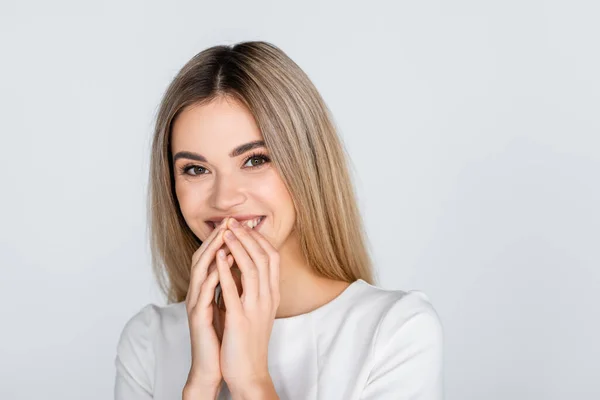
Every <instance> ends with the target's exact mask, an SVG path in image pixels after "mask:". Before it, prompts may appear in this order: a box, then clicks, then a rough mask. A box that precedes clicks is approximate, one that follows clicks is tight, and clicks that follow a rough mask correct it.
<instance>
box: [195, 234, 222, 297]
mask: <svg viewBox="0 0 600 400" xmlns="http://www.w3.org/2000/svg"><path fill="white" fill-rule="evenodd" d="M215 230H217V229H215ZM223 244H224V240H223V228H222V227H221V228H219V229H218V232H217V233H216V234H215V237H213V238H212V240H211V241H210V243H208V245H207V247H206V248H205V250H204V251H203V252H202V254H201V255H200V257H199V258H198V260H197V262H196V264H194V265H192V271H191V276H190V284H189V287H188V293H187V296H186V303H187V305H188V308H193V307H194V306H195V304H196V302H197V301H198V295H199V291H200V286H201V285H202V282H204V280H205V279H206V276H207V275H208V267H209V266H210V263H211V262H212V261H213V259H214V257H215V253H216V252H217V250H218V249H219V248H220V247H221V246H223Z"/></svg>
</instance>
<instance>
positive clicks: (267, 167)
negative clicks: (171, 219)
mask: <svg viewBox="0 0 600 400" xmlns="http://www.w3.org/2000/svg"><path fill="white" fill-rule="evenodd" d="M171 134H172V138H171V152H172V154H173V164H174V165H173V171H174V175H175V191H176V195H177V199H178V201H179V205H180V208H181V212H182V214H183V217H184V218H185V221H186V223H187V224H188V226H189V227H190V229H191V230H192V231H193V232H194V234H195V235H196V236H197V237H198V238H199V239H200V240H202V241H204V240H205V239H206V238H207V237H208V236H209V235H210V233H211V232H212V231H213V229H214V227H215V223H216V224H217V225H218V224H219V222H220V221H221V220H223V219H224V218H225V217H234V218H236V219H237V220H238V221H240V222H241V223H243V224H248V225H250V226H251V227H254V228H253V229H255V230H257V231H258V232H259V233H260V234H262V235H263V236H265V238H266V239H267V240H269V242H270V243H271V244H272V245H273V246H274V247H275V248H277V249H280V248H281V247H282V246H283V245H284V244H285V243H286V241H288V239H290V238H291V237H292V236H293V235H291V234H292V231H293V226H294V222H295V210H294V205H293V202H292V198H291V196H290V194H289V192H288V191H287V188H286V187H285V184H284V183H283V180H282V179H281V177H280V176H279V174H278V173H277V171H276V169H275V167H274V166H273V165H272V163H271V160H270V155H269V152H268V151H267V148H266V147H265V146H264V143H263V142H262V141H263V137H262V134H261V132H260V130H259V128H258V126H257V125H256V122H255V121H254V117H253V116H252V114H251V113H250V111H249V110H248V109H247V108H246V107H245V106H243V105H242V104H241V103H239V102H237V101H236V100H234V99H231V98H225V97H220V98H218V99H216V100H214V101H212V102H210V103H208V104H204V105H194V106H190V107H188V108H186V109H185V110H184V111H182V112H181V113H180V114H179V116H178V117H177V119H176V120H175V121H174V124H173V127H172V132H171ZM256 223H258V225H256V226H255V224H256Z"/></svg>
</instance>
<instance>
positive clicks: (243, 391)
mask: <svg viewBox="0 0 600 400" xmlns="http://www.w3.org/2000/svg"><path fill="white" fill-rule="evenodd" d="M228 386H229V384H228ZM229 389H230V392H231V396H232V398H233V399H234V400H255V399H278V397H277V392H276V391H275V386H274V385H273V381H272V380H271V379H270V378H269V379H266V380H260V381H254V382H252V383H249V384H247V385H244V386H229Z"/></svg>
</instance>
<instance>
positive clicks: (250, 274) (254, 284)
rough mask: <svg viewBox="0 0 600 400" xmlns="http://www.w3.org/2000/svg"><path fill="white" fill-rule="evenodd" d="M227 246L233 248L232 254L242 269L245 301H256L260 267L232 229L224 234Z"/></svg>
mask: <svg viewBox="0 0 600 400" xmlns="http://www.w3.org/2000/svg"><path fill="white" fill-rule="evenodd" d="M227 232H229V233H231V237H228V236H227ZM223 236H224V239H225V243H227V247H229V249H230V250H231V254H232V255H233V258H235V261H236V262H237V266H238V268H239V269H240V271H242V289H243V292H244V301H249V302H256V301H257V299H258V294H259V284H260V283H259V276H258V269H257V268H256V265H254V262H253V261H252V258H250V255H249V254H248V252H247V251H246V249H245V248H244V246H242V244H241V243H240V241H239V240H238V239H237V237H236V235H235V234H233V232H231V231H225V234H224V235H223Z"/></svg>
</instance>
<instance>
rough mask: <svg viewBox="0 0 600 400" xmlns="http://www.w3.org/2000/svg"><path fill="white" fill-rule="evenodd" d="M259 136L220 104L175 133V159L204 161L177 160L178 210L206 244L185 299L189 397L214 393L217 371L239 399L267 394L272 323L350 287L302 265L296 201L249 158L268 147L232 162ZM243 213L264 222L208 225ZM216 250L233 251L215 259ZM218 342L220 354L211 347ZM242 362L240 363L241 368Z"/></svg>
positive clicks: (198, 110)
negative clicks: (219, 291) (219, 295)
mask: <svg viewBox="0 0 600 400" xmlns="http://www.w3.org/2000/svg"><path fill="white" fill-rule="evenodd" d="M262 139H263V137H262V134H261V133H260V130H259V128H258V126H257V125H256V122H255V120H254V118H253V116H252V114H251V113H250V112H249V110H247V109H246V108H245V107H244V106H243V105H242V104H240V103H238V102H237V101H235V100H234V99H231V98H226V97H220V98H218V99H216V100H214V101H212V102H210V103H208V104H204V105H201V106H200V105H194V106H191V107H188V108H186V109H185V110H184V111H182V112H181V113H180V115H179V116H178V117H177V119H176V120H175V121H174V124H173V127H172V138H171V151H172V154H174V155H177V154H178V153H179V152H183V151H185V152H193V153H196V154H200V155H202V156H203V157H204V158H205V159H206V161H198V160H192V159H189V158H187V157H184V158H179V159H177V160H175V162H174V175H175V191H176V195H177V199H178V201H179V205H180V208H181V212H182V214H183V216H184V219H185V221H186V223H187V224H188V226H189V228H190V229H191V230H192V232H194V234H195V235H196V236H197V237H198V238H199V239H200V240H202V242H203V244H202V246H201V247H200V248H199V249H198V251H197V252H196V253H195V254H194V257H193V258H192V279H191V282H190V289H189V293H188V299H186V305H187V309H188V318H190V330H191V336H192V364H193V365H192V371H191V372H190V376H189V377H188V385H187V387H188V389H189V391H192V389H191V388H192V387H199V386H204V387H209V386H213V387H215V385H218V383H217V382H220V376H221V374H220V373H221V371H220V370H223V371H222V376H223V377H224V378H225V380H226V381H227V383H228V386H230V387H233V388H235V389H236V390H239V391H238V393H240V394H241V393H242V392H246V393H252V392H256V391H258V390H262V389H264V388H267V389H266V390H268V391H270V392H272V388H273V385H272V382H271V381H270V377H269V376H268V370H267V365H266V360H267V357H266V356H267V349H268V339H269V335H270V331H271V328H272V322H273V319H276V318H287V317H292V316H296V315H300V314H304V313H307V312H310V311H312V310H314V309H316V308H318V307H321V306H322V305H324V304H326V303H328V302H329V301H331V300H332V299H334V298H335V297H337V296H338V295H339V294H340V293H341V292H342V291H343V290H345V289H346V288H347V287H348V285H349V283H347V282H343V281H335V280H331V279H328V278H323V277H320V276H318V275H316V274H315V273H314V272H313V270H312V268H311V267H310V265H308V264H307V263H306V262H305V260H304V259H303V257H302V253H301V250H300V243H299V238H298V235H297V232H296V231H295V230H294V223H295V218H296V215H295V210H294V205H293V201H292V198H291V196H290V194H289V192H288V191H287V188H286V186H285V184H284V182H283V180H282V179H281V177H280V176H279V174H278V172H277V171H276V169H275V167H274V166H273V165H272V164H271V162H270V161H268V160H267V159H264V158H262V157H261V156H256V157H254V158H251V159H248V158H249V157H250V156H251V155H252V154H253V153H260V154H263V155H266V156H268V157H270V154H269V152H268V151H267V149H266V148H265V147H261V148H255V149H252V150H250V151H247V152H245V153H242V154H239V155H237V156H235V157H230V152H231V151H232V150H233V149H234V148H236V147H238V146H240V145H242V144H246V143H249V142H254V141H258V140H262ZM190 165H191V166H192V167H191V168H188V169H187V171H182V168H183V167H190ZM252 166H255V167H254V168H252ZM240 214H242V215H243V214H250V215H265V216H266V218H265V220H264V221H263V222H262V224H261V225H260V226H259V227H258V229H257V230H250V229H247V228H243V227H242V228H241V229H240V228H239V227H237V228H236V227H234V226H233V225H232V224H231V221H233V220H234V219H227V220H226V221H225V224H223V225H224V226H220V227H217V228H216V229H214V228H213V227H211V226H209V225H208V224H207V223H206V221H207V220H209V219H212V218H215V217H217V216H222V217H225V216H231V215H240ZM228 229H229V231H230V232H232V233H233V234H234V236H235V237H236V239H234V240H233V241H232V240H227V239H225V237H224V233H225V231H226V230H228ZM219 249H225V250H227V251H226V254H227V253H231V254H229V255H228V256H227V258H225V259H223V260H222V261H220V262H219V258H218V257H217V251H218V250H219ZM257 260H262V261H261V262H257ZM234 262H235V263H236V266H237V267H238V268H239V269H240V270H241V283H240V282H239V281H236V278H237V277H236V276H235V274H232V273H231V269H230V268H231V266H232V264H233V263H234ZM264 282H267V283H266V284H265V283H264ZM218 283H220V284H221V286H222V288H223V297H224V302H225V304H226V306H227V312H225V313H222V312H221V311H220V310H218V309H216V308H215V305H214V302H213V304H211V301H212V299H214V291H215V288H216V285H217V284H218ZM237 284H240V287H238V288H237V289H242V287H243V290H236V285H237ZM259 287H260V288H261V289H260V290H259ZM264 288H268V289H264ZM240 294H241V296H240ZM257 305H260V306H257ZM257 310H262V311H261V312H258V311H257ZM213 318H214V319H213ZM215 320H220V321H221V322H220V324H221V325H222V326H223V325H224V326H225V332H224V334H223V332H219V333H215V331H214V330H212V331H211V329H210V328H211V327H212V325H211V322H214V321H215ZM217 325H219V324H215V325H214V326H215V327H217ZM228 327H232V329H228ZM236 333H237V334H236ZM252 335H254V341H252V340H251V339H252V337H253V336H252ZM221 340H222V348H220V350H219V352H220V354H218V352H217V350H216V347H217V346H218V345H217V343H220V342H221ZM256 343H261V344H260V345H259V346H257V345H256ZM236 357H237V358H236ZM240 357H242V360H243V361H244V362H240ZM217 359H218V361H217ZM234 360H235V362H234ZM194 371H196V373H194ZM198 371H202V372H201V373H198ZM234 377H235V378H236V379H237V380H236V381H233V379H234ZM228 378H229V380H228ZM192 383H193V384H192ZM259 388H260V389H259ZM273 398H275V396H273Z"/></svg>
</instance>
